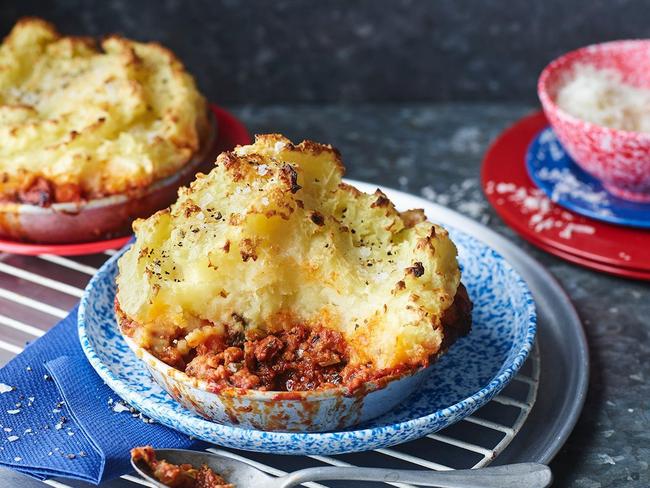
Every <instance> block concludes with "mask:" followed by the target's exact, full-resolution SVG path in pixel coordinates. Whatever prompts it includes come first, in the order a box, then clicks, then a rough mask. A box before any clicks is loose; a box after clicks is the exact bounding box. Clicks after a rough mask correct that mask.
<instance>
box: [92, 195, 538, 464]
mask: <svg viewBox="0 0 650 488" xmlns="http://www.w3.org/2000/svg"><path fill="white" fill-rule="evenodd" d="M396 203H399V202H396ZM451 234H452V238H453V239H454V241H455V242H456V245H457V246H458V249H459V256H460V262H461V265H462V268H463V282H464V283H465V285H466V287H467V290H468V292H469V295H470V297H471V299H472V300H473V302H474V312H473V320H474V325H473V329H472V331H471V333H470V334H469V335H468V336H467V337H465V338H462V339H460V340H459V341H458V342H457V343H456V344H454V345H453V346H452V347H451V349H450V351H449V352H448V354H446V355H445V356H443V357H442V359H441V360H440V361H438V362H437V363H436V364H434V365H433V366H432V371H431V374H430V375H429V376H428V379H427V380H425V383H424V385H423V386H422V387H421V388H420V389H419V390H418V391H417V392H416V393H414V394H412V395H411V396H410V397H408V398H407V399H406V400H405V401H404V402H403V403H402V404H401V405H399V406H398V407H397V408H395V409H394V410H393V411H391V412H389V413H388V414H385V415H383V416H381V417H378V418H376V419H374V420H372V421H371V422H368V423H366V424H364V425H361V426H358V427H355V428H352V429H349V430H344V431H337V432H327V433H286V432H263V431H259V430H253V429H245V428H241V427H233V426H230V425H223V424H217V423H214V422H211V421H208V420H206V419H204V418H202V417H199V416H197V415H196V414H194V413H192V412H190V411H188V410H186V409H185V408H183V407H182V406H181V405H180V404H178V403H177V402H176V401H175V400H173V399H172V398H171V397H170V396H169V395H168V394H167V393H166V392H165V391H164V390H163V389H162V388H160V387H159V386H158V384H156V383H155V382H154V381H153V380H152V379H151V377H150V376H149V373H148V372H147V370H146V368H145V366H144V364H142V363H141V362H140V360H139V359H138V358H136V356H135V355H134V354H133V353H132V352H131V351H130V349H129V348H128V346H127V344H126V343H125V342H124V340H123V339H122V337H121V335H120V333H119V331H118V328H117V323H116V321H115V317H114V313H113V299H114V296H115V275H116V274H117V259H118V258H119V256H120V255H121V253H120V254H118V255H116V256H114V257H113V258H112V259H110V260H109V261H108V262H107V263H106V264H105V265H104V266H102V268H101V269H100V270H99V272H98V273H97V274H96V275H95V277H94V278H93V279H92V280H91V281H90V283H89V284H88V287H87V288H86V292H85V294H84V297H83V298H82V300H81V306H80V309H79V336H80V339H81V345H82V347H83V349H84V351H85V353H86V356H87V357H88V360H89V361H90V363H91V364H92V365H93V367H94V368H95V370H96V371H97V372H98V373H99V375H100V376H101V377H102V378H103V379H104V381H106V383H107V384H108V385H109V386H110V387H111V388H112V389H113V390H114V391H115V392H116V393H117V394H118V395H120V396H121V397H122V398H123V399H124V400H126V401H127V402H128V403H130V404H131V405H133V406H134V407H135V408H137V409H139V410H140V411H141V412H143V413H144V414H145V415H147V416H149V417H151V418H153V419H155V420H157V421H158V422H160V423H162V424H165V425H167V426H169V427H172V428H175V429H177V430H179V431H182V432H185V433H187V434H189V435H192V436H195V437H197V438H199V439H203V440H205V441H208V442H212V443H215V444H219V445H222V446H227V447H233V448H237V449H245V450H251V451H259V452H268V453H273V454H341V453H346V452H356V451H365V450H369V449H377V448H382V447H387V446H391V445H395V444H398V443H401V442H406V441H409V440H413V439H416V438H419V437H422V436H424V435H426V434H429V433H431V432H435V431H438V430H440V429H443V428H444V427H447V426H448V425H450V424H452V423H454V422H457V421H459V420H460V419H462V418H463V417H465V416H467V415H469V414H471V413H472V412H474V411H475V410H476V409H478V408H479V407H481V406H482V405H483V404H485V403H486V402H487V401H489V400H490V399H491V398H492V397H493V396H494V395H496V394H497V393H498V392H499V391H501V390H502V389H503V388H504V387H505V385H506V384H507V383H508V381H509V380H510V379H511V378H512V377H513V375H514V374H515V373H516V372H517V370H518V369H519V368H520V367H521V365H522V364H523V363H524V360H525V359H526V356H527V355H528V353H529V352H530V350H531V348H532V345H533V342H534V339H535V324H536V314H535V305H534V302H533V298H532V295H531V294H530V292H529V290H528V287H527V286H526V284H525V282H524V281H523V280H522V278H521V277H520V276H519V275H518V274H517V273H516V272H515V271H514V270H513V268H512V267H511V266H510V265H509V264H508V263H507V262H506V261H505V260H504V259H503V257H502V256H501V255H499V254H498V253H497V252H496V251H494V250H492V249H491V248H489V247H487V246H486V245H484V244H483V243H481V242H480V241H478V240H477V239H475V238H473V237H470V236H469V235H467V234H464V233H462V232H459V231H453V230H452V231H451Z"/></svg>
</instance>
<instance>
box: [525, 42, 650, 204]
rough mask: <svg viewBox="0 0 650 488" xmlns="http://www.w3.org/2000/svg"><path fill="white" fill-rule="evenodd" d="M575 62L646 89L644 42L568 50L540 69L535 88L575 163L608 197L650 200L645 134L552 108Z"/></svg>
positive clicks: (648, 136)
mask: <svg viewBox="0 0 650 488" xmlns="http://www.w3.org/2000/svg"><path fill="white" fill-rule="evenodd" d="M576 63H583V64H590V65H593V66H595V67H596V68H600V69H605V68H607V69H614V70H616V71H618V72H619V73H621V76H622V78H623V80H624V81H625V82H626V83H630V84H632V85H634V86H637V87H640V88H650V40H629V41H614V42H606V43H603V44H594V45H592V46H587V47H583V48H581V49H577V50H575V51H571V52H569V53H567V54H565V55H563V56H561V57H559V58H557V59H556V60H554V61H553V62H551V63H550V64H549V65H548V66H547V67H546V68H544V71H542V74H541V76H540V77H539V81H538V84H537V93H538V95H539V99H540V100H541V102H542V106H543V108H544V113H545V114H546V117H547V118H548V120H549V121H550V123H551V126H552V127H553V130H554V131H555V133H556V134H557V136H558V138H559V139H560V141H561V142H562V145H563V146H564V148H565V149H566V150H567V151H568V152H569V154H570V155H571V157H572V158H573V159H574V160H575V161H576V163H577V164H578V165H580V167H581V168H583V169H584V170H585V171H587V172H588V173H590V174H591V175H593V176H594V177H595V178H598V179H599V180H600V181H601V182H602V184H603V186H604V187H605V188H606V189H607V190H608V191H609V192H610V193H612V194H613V195H616V196H617V197H620V198H624V199H627V200H633V201H638V202H650V133H641V132H631V131H625V130H619V129H611V128H608V127H603V126H600V125H596V124H592V123H590V122H586V121H584V120H581V119H578V118H576V117H574V116H572V115H570V114H568V113H567V112H564V111H563V110H561V109H560V108H559V107H558V106H557V105H556V104H555V98H556V95H557V92H558V89H559V88H561V86H562V84H563V83H564V81H565V79H566V76H568V75H569V74H570V73H571V72H572V68H573V66H574V65H575V64H576Z"/></svg>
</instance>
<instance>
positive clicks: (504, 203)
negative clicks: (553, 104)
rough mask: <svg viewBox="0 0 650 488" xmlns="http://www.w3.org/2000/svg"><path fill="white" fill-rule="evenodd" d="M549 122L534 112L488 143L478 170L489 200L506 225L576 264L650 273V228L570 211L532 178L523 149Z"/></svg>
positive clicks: (623, 273)
mask: <svg viewBox="0 0 650 488" xmlns="http://www.w3.org/2000/svg"><path fill="white" fill-rule="evenodd" d="M547 124H548V122H547V120H546V117H544V114H543V113H542V112H536V113H534V114H532V115H529V116H527V117H524V118H523V119H521V120H520V121H518V122H517V123H516V124H514V125H513V126H512V127H510V128H509V129H507V130H506V131H505V132H503V134H501V136H499V138H498V139H497V140H496V141H495V142H494V143H493V144H492V146H491V147H490V149H489V150H488V152H487V153H486V155H485V159H484V160H483V167H482V171H481V184H482V186H483V191H484V192H485V194H486V196H487V198H488V200H489V201H490V203H491V204H492V205H493V206H494V208H495V209H496V211H497V213H498V214H499V215H500V216H501V218H502V219H503V220H504V221H505V222H506V223H507V224H508V225H509V226H510V227H512V228H513V229H514V230H515V231H517V232H518V233H519V234H521V236H522V237H524V238H525V239H527V240H529V241H530V242H532V243H533V244H535V245H538V246H540V247H542V248H543V249H544V250H546V251H547V252H550V253H551V254H555V255H557V256H559V257H562V258H564V259H567V260H571V261H573V262H578V260H580V263H579V264H582V265H583V266H587V267H590V268H593V269H598V270H599V271H605V269H603V267H604V266H606V267H608V268H611V269H609V270H607V272H612V273H615V274H619V275H621V276H629V273H630V272H632V273H636V272H641V274H643V273H644V272H648V273H649V274H650V252H648V249H649V248H650V231H647V230H642V229H634V228H630V227H622V226H618V225H610V224H607V223H604V222H599V221H596V220H592V219H589V218H586V217H582V216H580V215H578V214H576V213H573V212H570V211H568V210H566V209H564V208H562V207H560V206H558V205H555V204H554V203H553V202H551V201H550V200H549V199H548V197H546V195H545V194H544V192H543V191H542V190H540V189H539V188H537V187H536V186H535V184H534V183H533V182H532V181H531V180H530V178H529V177H528V173H527V172H526V167H525V164H524V157H525V154H526V150H527V148H528V145H529V144H530V142H531V141H532V139H533V137H534V136H535V135H536V134H537V133H538V132H539V131H540V130H541V129H542V128H544V127H545V126H546V125H547ZM569 255H570V256H572V258H573V259H569V258H568V257H567V256H569ZM619 268H623V269H619ZM643 279H645V278H643Z"/></svg>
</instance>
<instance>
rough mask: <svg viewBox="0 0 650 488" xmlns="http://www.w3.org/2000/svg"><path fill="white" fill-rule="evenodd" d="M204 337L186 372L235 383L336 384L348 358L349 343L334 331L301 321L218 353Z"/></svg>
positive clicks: (283, 387) (292, 387) (284, 387)
mask: <svg viewBox="0 0 650 488" xmlns="http://www.w3.org/2000/svg"><path fill="white" fill-rule="evenodd" d="M209 342H210V341H208V342H206V343H203V344H200V345H199V346H198V347H197V348H196V356H195V357H194V358H193V359H192V360H191V361H190V362H189V363H188V364H187V367H186V368H185V372H186V373H187V374H188V375H190V376H194V377H196V378H200V379H203V380H206V381H208V382H210V383H213V384H216V385H223V384H229V385H232V386H236V387H238V388H247V389H253V388H254V389H258V390H273V391H298V390H315V389H317V388H328V387H333V386H339V385H340V384H341V382H342V378H341V370H342V369H343V368H344V367H345V366H346V364H347V362H348V360H349V352H348V345H347V343H346V341H345V339H344V338H343V336H342V335H341V334H340V333H339V332H336V331H334V330H331V329H326V328H312V329H310V328H308V327H305V326H304V325H296V326H294V327H292V328H290V329H289V330H286V331H280V332H277V333H275V334H271V335H267V336H266V337H263V338H260V339H249V340H246V341H245V342H244V344H243V345H242V346H240V347H235V346H229V347H227V348H226V349H225V350H222V351H220V352H216V351H215V349H213V348H212V347H211V346H212V345H211V344H210V343H209Z"/></svg>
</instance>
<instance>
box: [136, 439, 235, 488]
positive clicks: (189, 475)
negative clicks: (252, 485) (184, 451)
mask: <svg viewBox="0 0 650 488" xmlns="http://www.w3.org/2000/svg"><path fill="white" fill-rule="evenodd" d="M131 458H132V459H133V460H134V461H135V462H136V463H138V462H143V463H144V464H146V465H147V467H148V468H149V472H150V473H151V474H152V475H153V477H154V478H156V479H157V480H158V481H160V482H161V483H162V484H164V485H166V486H169V487H170V488H235V485H233V484H231V483H228V482H226V480H224V479H223V478H222V477H221V476H219V475H218V474H217V473H215V472H214V470H212V469H211V468H210V467H208V466H207V465H205V464H204V465H203V466H201V467H200V468H195V467H194V466H192V465H191V464H178V465H177V464H172V463H168V462H167V461H165V460H164V459H162V460H158V459H157V458H156V452H155V451H154V449H153V447H151V446H144V447H136V448H134V449H131Z"/></svg>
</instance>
